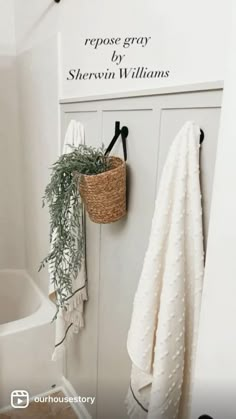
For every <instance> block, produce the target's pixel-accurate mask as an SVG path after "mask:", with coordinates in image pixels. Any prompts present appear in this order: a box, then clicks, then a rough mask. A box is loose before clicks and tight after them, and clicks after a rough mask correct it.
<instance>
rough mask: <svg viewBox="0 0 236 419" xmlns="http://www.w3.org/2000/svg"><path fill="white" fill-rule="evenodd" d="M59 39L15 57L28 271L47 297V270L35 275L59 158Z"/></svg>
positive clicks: (43, 252) (44, 245) (44, 251)
mask: <svg viewBox="0 0 236 419" xmlns="http://www.w3.org/2000/svg"><path fill="white" fill-rule="evenodd" d="M57 68H58V63H57V38H56V37H53V38H51V39H49V40H47V42H45V43H44V44H43V45H41V46H40V45H38V46H35V47H34V48H32V49H30V50H28V51H26V52H24V53H22V54H20V55H19V56H18V58H17V70H18V86H19V103H20V132H21V146H22V160H23V168H24V170H23V185H24V215H25V233H26V241H25V247H26V268H27V270H28V272H29V273H30V275H31V276H32V278H33V279H34V280H35V281H36V282H37V283H38V285H39V286H40V288H41V289H42V290H43V291H44V292H45V294H47V290H48V273H47V269H44V270H43V271H41V273H38V268H39V263H40V261H41V260H42V259H43V258H44V257H45V256H46V255H47V253H48V250H49V219H48V212H47V209H46V208H45V209H42V196H43V194H44V190H45V187H46V185H47V183H48V181H49V173H50V171H49V168H50V167H51V165H52V163H53V162H54V161H55V160H56V158H57V155H58V137H59V131H58V79H57Z"/></svg>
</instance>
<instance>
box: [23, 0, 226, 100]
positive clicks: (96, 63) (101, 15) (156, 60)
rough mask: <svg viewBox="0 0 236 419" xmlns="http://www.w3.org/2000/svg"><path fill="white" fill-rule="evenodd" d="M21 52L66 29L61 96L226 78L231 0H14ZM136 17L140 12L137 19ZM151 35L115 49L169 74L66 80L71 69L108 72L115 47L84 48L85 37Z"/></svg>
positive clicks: (127, 59) (130, 63)
mask: <svg viewBox="0 0 236 419" xmlns="http://www.w3.org/2000/svg"><path fill="white" fill-rule="evenodd" d="M15 8H16V39H17V50H18V51H19V52H21V51H23V50H26V49H29V48H32V47H34V46H35V45H36V44H38V43H42V42H44V41H47V39H48V38H50V37H51V36H52V35H54V34H55V33H56V32H57V31H60V32H61V48H60V57H61V64H60V73H61V81H60V96H61V97H72V96H83V95H88V94H97V93H106V92H111V91H123V90H132V89H142V88H149V87H159V86H161V85H164V84H172V85H173V84H179V83H180V84H183V83H192V82H198V81H207V80H219V79H223V78H224V64H225V53H226V49H227V48H226V47H227V36H228V26H229V25H228V22H229V20H230V13H231V8H230V0H224V1H223V0H207V1H206V0H199V1H198V2H196V1H194V0H180V1H178V2H173V1H172V0H165V1H161V0H148V1H147V2H143V1H141V0H139V1H137V0H130V1H129V2H127V1H126V0H120V1H119V2H116V1H114V0H113V1H110V0H100V1H99V2H98V1H97V0H89V1H87V0H79V1H78V0H67V1H61V3H60V4H56V3H54V1H52V0H40V1H34V2H32V1H31V0H15ZM134 16H135V18H134ZM112 36H115V37H118V36H121V37H127V36H128V37H129V36H151V37H152V40H151V41H150V42H149V44H148V45H147V47H146V48H142V47H137V46H136V47H132V48H131V47H130V48H128V49H125V50H124V49H123V48H116V49H117V51H118V49H119V51H120V52H121V53H122V54H124V53H125V54H126V57H125V59H124V64H125V65H126V66H132V67H133V66H148V67H150V69H159V68H161V69H162V68H163V69H166V70H170V72H171V73H170V74H171V76H170V77H169V78H168V79H131V80H120V79H115V80H105V81H104V80H100V81H98V80H96V81H92V80H90V81H67V80H66V78H67V76H68V71H69V70H70V69H71V68H81V71H84V72H85V71H88V72H93V71H102V70H104V69H105V70H106V69H107V68H109V69H110V70H111V71H112V70H113V69H114V68H117V66H116V65H115V64H112V63H111V62H110V57H111V55H112V52H113V50H114V48H113V47H111V46H110V47H100V48H98V49H97V50H96V51H95V50H92V48H89V47H87V48H85V47H84V45H83V43H84V39H85V38H86V37H112Z"/></svg>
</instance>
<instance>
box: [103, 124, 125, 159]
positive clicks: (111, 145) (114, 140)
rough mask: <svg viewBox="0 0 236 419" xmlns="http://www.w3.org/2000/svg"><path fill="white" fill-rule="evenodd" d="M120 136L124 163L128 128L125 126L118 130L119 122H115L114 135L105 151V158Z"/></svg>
mask: <svg viewBox="0 0 236 419" xmlns="http://www.w3.org/2000/svg"><path fill="white" fill-rule="evenodd" d="M120 135H121V139H122V145H123V151H124V159H125V161H126V160H127V147H126V139H127V137H128V135H129V130H128V128H127V127H126V126H124V127H122V128H120V121H116V123H115V135H114V137H113V138H112V140H111V142H110V144H109V146H108V147H107V149H106V152H105V156H106V155H107V154H109V153H110V151H111V149H112V148H113V146H114V144H115V142H116V140H117V139H118V138H119V136H120Z"/></svg>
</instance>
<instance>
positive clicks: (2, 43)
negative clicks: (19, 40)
mask: <svg viewBox="0 0 236 419" xmlns="http://www.w3.org/2000/svg"><path fill="white" fill-rule="evenodd" d="M14 3H15V2H14V0H7V1H6V0H0V53H1V54H7V55H9V54H14V53H15V49H16V45H15V19H14V17H15V13H14Z"/></svg>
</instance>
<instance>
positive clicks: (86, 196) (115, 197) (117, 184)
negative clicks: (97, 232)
mask: <svg viewBox="0 0 236 419" xmlns="http://www.w3.org/2000/svg"><path fill="white" fill-rule="evenodd" d="M120 135H121V138H122V144H123V151H124V160H122V159H121V158H120V157H110V156H108V154H109V153H110V151H111V149H112V147H113V146H114V144H115V142H116V140H117V139H118V137H119V136H120ZM127 136H128V128H127V127H123V128H122V129H121V130H120V127H119V122H116V131H115V136H114V138H113V139H112V141H111V143H110V145H109V146H108V148H107V150H106V153H105V155H107V158H108V159H109V163H110V169H109V170H108V171H106V172H103V173H100V174H98V175H81V177H80V183H79V192H80V195H81V198H82V200H83V202H84V205H85V209H86V211H87V212H88V215H89V217H90V219H91V220H92V221H93V222H94V223H99V224H108V223H113V222H115V221H118V220H120V219H121V218H122V217H124V216H125V215H126V159H127V151H126V138H127Z"/></svg>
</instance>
